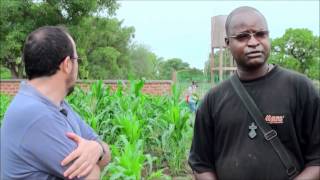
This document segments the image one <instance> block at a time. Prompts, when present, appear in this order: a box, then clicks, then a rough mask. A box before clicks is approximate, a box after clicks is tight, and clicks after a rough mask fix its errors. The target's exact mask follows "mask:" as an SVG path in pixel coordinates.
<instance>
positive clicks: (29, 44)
mask: <svg viewBox="0 0 320 180" xmlns="http://www.w3.org/2000/svg"><path fill="white" fill-rule="evenodd" d="M73 53H74V52H73V46H72V42H71V39H70V37H69V36H68V32H67V30H66V29H65V28H63V27H60V26H58V27H57V26H44V27H41V28H38V29H36V30H35V31H33V32H32V33H30V34H29V36H28V37H27V39H26V42H25V44H24V48H23V56H22V58H23V61H24V64H25V71H26V75H27V78H28V79H29V80H31V79H34V78H38V77H43V76H51V75H53V74H55V73H56V72H57V70H58V69H59V65H60V64H61V62H62V60H63V59H64V58H65V57H67V56H72V55H73Z"/></svg>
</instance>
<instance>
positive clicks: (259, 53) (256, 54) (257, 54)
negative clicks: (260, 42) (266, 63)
mask: <svg viewBox="0 0 320 180" xmlns="http://www.w3.org/2000/svg"><path fill="white" fill-rule="evenodd" d="M262 55H263V52H262V51H251V52H248V53H246V56H247V57H249V58H254V57H260V56H262Z"/></svg>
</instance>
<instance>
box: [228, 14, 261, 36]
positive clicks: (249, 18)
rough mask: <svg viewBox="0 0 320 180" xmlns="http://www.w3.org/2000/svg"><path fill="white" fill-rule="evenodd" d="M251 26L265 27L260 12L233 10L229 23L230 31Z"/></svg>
mask: <svg viewBox="0 0 320 180" xmlns="http://www.w3.org/2000/svg"><path fill="white" fill-rule="evenodd" d="M252 27H253V28H258V29H267V23H266V20H265V18H264V17H263V16H262V14H261V13H259V12H257V11H254V10H241V11H238V12H234V14H233V16H232V18H231V20H230V24H229V29H230V32H232V31H235V30H236V31H237V30H241V29H246V28H252Z"/></svg>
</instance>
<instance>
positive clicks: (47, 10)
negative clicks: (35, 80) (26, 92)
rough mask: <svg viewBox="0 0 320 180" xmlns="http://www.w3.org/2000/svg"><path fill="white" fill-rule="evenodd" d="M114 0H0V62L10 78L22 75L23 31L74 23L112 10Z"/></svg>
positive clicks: (24, 36)
mask: <svg viewBox="0 0 320 180" xmlns="http://www.w3.org/2000/svg"><path fill="white" fill-rule="evenodd" d="M117 8H118V4H117V3H116V1H115V0H100V1H95V0H90V1H89V0H68V1H64V0H43V1H32V0H23V1H20V0H2V1H1V3H0V9H1V13H0V44H5V46H0V62H1V66H4V67H6V68H8V69H10V72H11V74H12V77H13V78H18V77H20V78H21V77H23V75H24V74H23V63H22V60H21V52H22V47H23V43H24V40H25V39H26V36H27V34H29V33H30V32H31V31H33V30H35V29H36V28H38V27H40V26H44V25H60V24H63V25H65V26H67V27H69V26H76V25H78V24H79V22H81V21H82V19H83V18H85V17H88V16H92V15H93V14H94V13H96V14H99V12H101V11H104V12H106V13H108V14H109V15H112V14H114V13H115V10H116V9H117Z"/></svg>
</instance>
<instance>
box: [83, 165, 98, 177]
mask: <svg viewBox="0 0 320 180" xmlns="http://www.w3.org/2000/svg"><path fill="white" fill-rule="evenodd" d="M84 179H85V180H99V179H100V167H99V166H98V165H95V166H94V168H93V169H92V170H91V172H90V173H89V174H88V175H87V176H86V177H85V178H84Z"/></svg>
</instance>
